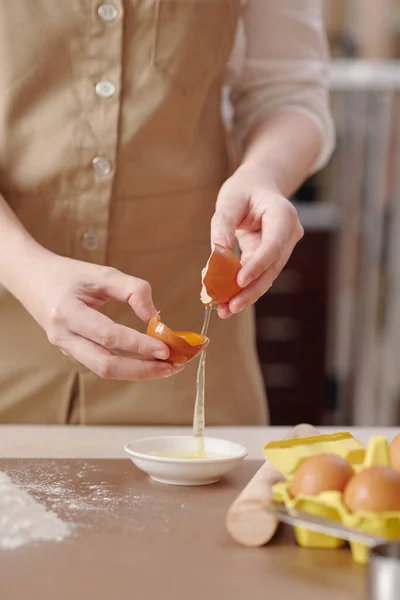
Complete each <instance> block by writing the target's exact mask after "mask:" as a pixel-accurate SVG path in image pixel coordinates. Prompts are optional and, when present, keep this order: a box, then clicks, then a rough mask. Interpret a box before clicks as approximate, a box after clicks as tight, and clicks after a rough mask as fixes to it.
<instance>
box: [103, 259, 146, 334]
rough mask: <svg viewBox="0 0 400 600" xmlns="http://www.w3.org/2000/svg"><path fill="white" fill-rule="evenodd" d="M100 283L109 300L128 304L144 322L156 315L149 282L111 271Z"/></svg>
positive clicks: (114, 270)
mask: <svg viewBox="0 0 400 600" xmlns="http://www.w3.org/2000/svg"><path fill="white" fill-rule="evenodd" d="M99 283H100V285H101V286H102V289H103V290H104V293H105V294H106V295H107V297H108V298H113V299H114V300H119V301H120V302H126V303H128V304H129V305H130V306H131V307H132V308H133V310H134V312H135V313H136V315H137V316H138V317H139V319H142V321H145V322H146V323H147V322H148V321H150V319H151V317H153V316H154V315H155V314H156V312H157V309H156V307H155V306H154V303H153V297H152V291H151V285H150V284H149V282H148V281H145V280H144V279H139V278H138V277H132V276H131V275H126V273H121V271H118V270H117V269H110V270H108V272H107V274H106V275H104V277H103V278H102V279H101V281H100V282H99Z"/></svg>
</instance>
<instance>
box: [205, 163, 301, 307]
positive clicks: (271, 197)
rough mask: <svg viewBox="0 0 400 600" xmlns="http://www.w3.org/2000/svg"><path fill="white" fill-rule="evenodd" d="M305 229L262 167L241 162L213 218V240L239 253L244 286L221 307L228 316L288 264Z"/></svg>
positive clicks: (252, 298)
mask: <svg viewBox="0 0 400 600" xmlns="http://www.w3.org/2000/svg"><path fill="white" fill-rule="evenodd" d="M303 235H304V230H303V227H302V225H301V223H300V221H299V219H298V216H297V211H296V209H295V208H294V206H293V205H292V203H291V202H289V200H287V199H286V198H285V197H284V196H282V194H281V193H280V192H279V189H278V187H277V185H276V184H275V182H274V180H273V179H272V178H270V177H269V176H268V174H266V172H265V169H263V168H261V167H260V166H258V165H255V164H244V165H242V166H241V167H239V169H238V170H237V171H236V172H235V173H234V174H233V175H232V176H231V177H230V178H229V179H228V180H227V181H226V182H225V184H224V185H223V186H222V188H221V191H220V193H219V196H218V200H217V204H216V209H215V214H214V216H213V218H212V222H211V241H212V243H214V244H215V243H217V244H221V245H222V246H224V247H226V248H232V246H233V244H234V241H235V237H236V238H237V240H238V242H239V246H240V250H241V252H242V256H241V262H242V265H243V267H242V269H241V271H240V272H239V275H238V284H239V285H240V287H242V288H244V289H243V291H242V292H240V293H239V294H238V295H237V296H236V297H235V298H233V299H232V300H231V301H230V303H229V304H225V305H220V306H219V307H218V312H219V315H220V317H222V318H227V317H229V316H231V314H233V313H238V312H240V311H242V310H243V309H244V308H246V307H247V306H249V305H251V304H253V303H254V302H256V301H257V300H258V299H259V298H260V296H262V295H263V294H265V292H266V291H267V290H268V289H269V288H270V287H271V285H272V283H273V281H274V280H275V279H276V278H277V277H278V275H279V273H280V272H281V270H282V269H283V267H284V266H285V265H286V263H287V261H288V260H289V257H290V255H291V254H292V252H293V249H294V247H295V246H296V244H297V242H298V241H299V240H300V239H301V238H302V237H303Z"/></svg>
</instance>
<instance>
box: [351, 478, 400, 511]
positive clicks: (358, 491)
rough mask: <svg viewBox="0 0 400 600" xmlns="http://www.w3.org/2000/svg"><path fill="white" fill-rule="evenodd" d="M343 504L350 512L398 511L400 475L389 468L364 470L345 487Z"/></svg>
mask: <svg viewBox="0 0 400 600" xmlns="http://www.w3.org/2000/svg"><path fill="white" fill-rule="evenodd" d="M344 503H345V505H346V506H347V508H348V509H349V511H351V512H357V511H360V510H365V511H370V512H375V513H380V512H390V511H393V510H400V473H397V471H395V470H394V469H392V468H391V467H382V466H374V467H369V468H368V469H364V470H363V471H361V472H360V473H358V474H357V475H355V476H354V477H353V478H352V479H351V480H350V481H349V483H348V485H347V486H346V489H345V491H344Z"/></svg>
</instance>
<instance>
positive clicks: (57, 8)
mask: <svg viewBox="0 0 400 600" xmlns="http://www.w3.org/2000/svg"><path fill="white" fill-rule="evenodd" d="M239 11H240V1H239V0H124V1H122V0H112V3H107V4H100V5H99V2H97V1H94V0H68V1H67V2H55V1H54V0H35V1H34V2H31V1H29V0H13V2H8V1H6V0H0V28H1V33H0V89H1V90H2V91H1V94H0V191H1V192H2V193H3V194H4V196H5V198H6V200H7V202H8V203H9V204H10V205H11V207H12V208H13V209H14V211H15V212H16V214H17V215H18V217H19V218H20V219H21V221H22V222H23V223H24V225H25V226H26V228H27V229H28V230H29V231H30V232H31V233H32V235H33V236H34V237H35V238H36V239H37V240H38V241H39V242H40V243H41V244H42V245H44V246H45V247H47V248H49V249H51V250H52V251H54V252H56V253H58V254H61V255H65V256H70V257H72V258H75V259H77V260H83V261H88V262H93V263H97V264H104V265H112V266H113V267H116V268H117V269H120V270H121V271H123V272H125V273H129V274H132V275H135V276H136V277H140V278H143V279H146V280H148V281H149V282H150V283H151V285H152V288H153V294H154V300H155V304H156V306H157V307H158V308H159V310H161V312H162V318H163V320H164V321H165V322H166V323H167V324H168V325H170V326H171V327H173V328H180V329H189V330H190V329H191V330H193V331H198V330H199V329H200V327H201V323H202V318H203V307H202V305H201V303H200V301H199V293H200V272H201V269H202V267H203V266H204V264H205V262H206V260H207V257H208V255H209V251H210V219H211V216H212V214H213V210H214V206H215V200H216V197H217V193H218V190H219V188H220V186H221V184H222V182H223V181H224V179H225V178H226V176H227V174H228V156H227V148H226V135H225V131H224V127H223V124H222V121H221V116H220V93H221V77H222V73H223V71H224V68H225V66H226V63H227V61H228V58H229V55H230V52H231V49H232V45H233V42H234V38H235V32H236V27H237V21H238V18H239ZM102 310H103V312H105V313H106V314H107V315H109V316H110V317H111V318H113V319H114V320H115V321H117V322H119V323H123V324H125V325H129V326H132V327H137V328H138V329H140V330H141V331H143V330H144V328H145V326H144V324H143V323H141V322H139V320H138V319H137V318H136V317H135V315H134V314H133V313H132V311H131V309H129V308H128V307H127V306H126V305H122V304H117V303H113V302H110V303H109V304H108V305H106V307H105V308H104V309H102ZM0 332H1V336H0V421H1V422H25V423H28V422H29V423H60V424H62V423H99V424H102V423H104V424H105V423H115V424H119V423H132V424H189V423H191V421H192V416H193V405H194V395H195V378H196V367H197V363H194V362H193V363H191V364H190V365H188V366H187V367H186V369H185V370H184V371H183V372H182V373H180V374H179V375H177V376H175V377H172V378H169V379H166V380H165V379H164V380H159V381H151V382H118V381H111V380H104V379H101V378H99V377H98V376H96V375H94V374H93V373H91V372H90V371H88V370H87V369H85V368H84V367H81V366H80V365H78V364H77V363H76V362H75V361H73V360H72V359H66V358H65V357H64V356H63V355H62V354H61V352H60V351H59V350H58V349H57V348H56V347H53V346H51V345H50V344H49V343H48V341H47V339H46V335H45V333H44V332H43V331H42V330H41V329H40V327H39V326H38V325H37V324H36V323H35V322H34V321H33V319H32V318H31V317H30V316H29V315H28V314H27V312H26V311H25V310H24V309H23V308H22V306H21V305H20V304H19V303H18V302H17V301H16V300H15V299H14V298H13V297H11V296H10V295H9V294H8V293H7V292H6V291H5V290H3V289H0ZM209 336H210V339H211V344H210V347H209V352H208V360H207V400H206V401H207V406H206V420H207V423H208V424H232V425H233V424H243V425H254V424H262V423H264V422H265V421H266V415H267V409H266V401H265V397H264V390H263V382H262V377H261V374H260V370H259V367H258V362H257V356H256V350H255V340H254V326H253V314H252V311H247V312H245V313H243V314H241V315H239V316H235V317H233V318H231V319H229V320H228V321H221V320H219V319H218V318H217V315H214V316H213V319H212V322H211V326H210V330H209Z"/></svg>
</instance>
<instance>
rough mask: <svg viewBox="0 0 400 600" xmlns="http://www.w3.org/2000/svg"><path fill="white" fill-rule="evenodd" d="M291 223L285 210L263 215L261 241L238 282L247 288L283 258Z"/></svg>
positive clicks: (244, 266)
mask: <svg viewBox="0 0 400 600" xmlns="http://www.w3.org/2000/svg"><path fill="white" fill-rule="evenodd" d="M290 233H291V223H290V220H288V218H287V215H286V212H285V211H279V212H278V214H276V215H273V216H271V215H268V216H267V215H263V217H262V234H261V243H260V245H259V247H258V248H257V249H256V251H255V252H254V253H253V255H252V256H251V257H250V258H249V260H248V261H247V262H246V263H245V264H244V265H243V267H242V269H241V270H240V272H239V274H238V284H239V285H240V287H243V288H245V287H246V286H248V285H249V284H250V283H252V282H253V281H256V280H257V279H258V278H259V277H260V276H261V275H262V274H263V273H264V272H265V271H267V270H268V269H269V268H270V267H271V266H272V265H273V264H274V263H277V262H279V261H280V260H281V257H282V254H283V252H284V251H285V250H286V247H287V244H288V242H289V239H290Z"/></svg>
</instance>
